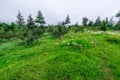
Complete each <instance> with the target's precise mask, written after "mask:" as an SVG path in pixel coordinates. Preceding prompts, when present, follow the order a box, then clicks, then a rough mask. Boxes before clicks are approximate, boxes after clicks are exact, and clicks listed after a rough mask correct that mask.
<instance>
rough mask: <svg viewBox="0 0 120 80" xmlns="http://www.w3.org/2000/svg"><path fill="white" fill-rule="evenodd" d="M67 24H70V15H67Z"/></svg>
mask: <svg viewBox="0 0 120 80" xmlns="http://www.w3.org/2000/svg"><path fill="white" fill-rule="evenodd" d="M65 24H70V17H69V15H67V17H66V20H65Z"/></svg>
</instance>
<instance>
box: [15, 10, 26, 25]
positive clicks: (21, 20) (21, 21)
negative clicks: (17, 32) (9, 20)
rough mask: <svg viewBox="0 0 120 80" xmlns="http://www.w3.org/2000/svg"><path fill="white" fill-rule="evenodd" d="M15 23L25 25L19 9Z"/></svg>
mask: <svg viewBox="0 0 120 80" xmlns="http://www.w3.org/2000/svg"><path fill="white" fill-rule="evenodd" d="M16 23H17V25H18V26H19V27H22V26H24V25H25V22H24V18H23V16H22V14H21V13H20V11H18V15H17V22H16Z"/></svg>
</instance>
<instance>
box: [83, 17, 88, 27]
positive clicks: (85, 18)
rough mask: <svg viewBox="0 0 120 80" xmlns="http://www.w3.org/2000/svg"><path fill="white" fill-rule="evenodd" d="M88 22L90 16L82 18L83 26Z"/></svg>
mask: <svg viewBox="0 0 120 80" xmlns="http://www.w3.org/2000/svg"><path fill="white" fill-rule="evenodd" d="M87 23H88V18H87V17H83V19H82V24H83V26H87Z"/></svg>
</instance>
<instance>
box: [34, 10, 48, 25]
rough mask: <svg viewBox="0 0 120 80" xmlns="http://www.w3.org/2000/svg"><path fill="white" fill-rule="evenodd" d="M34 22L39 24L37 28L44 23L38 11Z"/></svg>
mask: <svg viewBox="0 0 120 80" xmlns="http://www.w3.org/2000/svg"><path fill="white" fill-rule="evenodd" d="M35 22H36V23H37V24H39V26H43V25H44V24H45V23H46V22H45V20H44V17H43V15H42V12H41V11H40V10H39V11H38V14H37V16H36V20H35Z"/></svg>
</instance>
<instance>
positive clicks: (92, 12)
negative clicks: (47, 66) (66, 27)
mask: <svg viewBox="0 0 120 80" xmlns="http://www.w3.org/2000/svg"><path fill="white" fill-rule="evenodd" d="M18 10H20V12H21V13H22V15H23V16H24V18H25V20H26V19H27V18H28V16H29V14H32V16H33V18H34V19H35V17H36V15H37V11H38V10H41V11H42V13H43V16H44V17H45V20H46V22H47V24H57V23H58V22H59V21H63V20H65V18H66V16H67V14H69V16H70V18H71V23H72V24H74V23H76V22H79V23H81V22H82V18H83V17H87V18H88V19H90V20H93V21H94V20H95V19H96V18H97V17H98V16H100V17H101V19H105V18H106V17H109V18H111V17H114V16H115V14H116V13H117V12H118V11H119V10H120V0H0V22H8V23H9V22H13V21H16V20H17V19H16V15H17V14H18ZM115 19H116V18H115V17H114V20H115Z"/></svg>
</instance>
